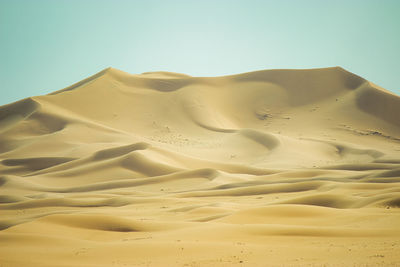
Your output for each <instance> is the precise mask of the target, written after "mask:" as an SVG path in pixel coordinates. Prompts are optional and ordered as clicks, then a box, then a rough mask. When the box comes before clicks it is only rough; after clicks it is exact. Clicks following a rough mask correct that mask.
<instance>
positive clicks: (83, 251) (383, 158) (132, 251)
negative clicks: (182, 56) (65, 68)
mask: <svg viewBox="0 0 400 267" xmlns="http://www.w3.org/2000/svg"><path fill="white" fill-rule="evenodd" d="M399 114H400V97H399V96H397V95H394V94H392V93H390V92H388V91H386V90H384V89H382V88H380V87H378V86H376V85H374V84H372V83H370V82H368V81H367V80H365V79H363V78H361V77H359V76H357V75H355V74H352V73H350V72H348V71H346V70H344V69H342V68H339V67H334V68H325V69H310V70H265V71H257V72H250V73H244V74H238V75H232V76H224V77H212V78H211V77H207V78H205V77H191V76H188V75H184V74H178V73H168V72H155V73H144V74H141V75H131V74H128V73H125V72H123V71H120V70H116V69H112V68H108V69H105V70H103V71H101V72H99V73H98V74H95V75H94V76H92V77H89V78H87V79H85V80H83V81H81V82H79V83H77V84H74V85H72V86H70V87H68V88H65V89H63V90H60V91H56V92H54V93H52V94H49V95H45V96H38V97H31V98H27V99H23V100H21V101H18V102H15V103H12V104H9V105H5V106H2V107H0V263H1V264H2V266H303V265H305V266H306V265H313V264H314V265H317V266H318V265H324V264H325V266H353V265H355V266H375V265H376V266H382V265H387V266H397V265H400V256H399V255H400V227H399V225H400V210H399V207H400V115H399Z"/></svg>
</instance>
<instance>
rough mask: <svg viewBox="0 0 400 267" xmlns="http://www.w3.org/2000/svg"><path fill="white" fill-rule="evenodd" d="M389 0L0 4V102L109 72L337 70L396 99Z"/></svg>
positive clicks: (395, 20)
mask: <svg viewBox="0 0 400 267" xmlns="http://www.w3.org/2000/svg"><path fill="white" fill-rule="evenodd" d="M399 50H400V1H397V0H380V1H379V0H374V1H372V0H353V1H352V0H343V1H342V0H336V1H328V0H318V1H317V0H291V1H288V0H286V1H285V0H279V1H278V0H275V1H267V0H264V1H261V0H259V1H257V0H241V1H239V0H236V1H235V0H213V1H208V0H202V1H191V0H186V1H185V0H173V1H169V0H158V1H156V0H142V1H127V0H126V1H123V0H121V1H117V0H113V1H111V0H110V1H106V0H87V1H84V0H79V1H77V0H75V1H74V0H35V1H33V0H26V1H22V0H8V1H7V0H0V105H2V104H6V103H10V102H13V101H16V100H19V99H22V98H25V97H28V96H33V95H40V94H46V93H50V92H52V91H55V90H59V89H62V88H64V87H66V86H68V85H70V84H72V83H75V82H77V81H79V80H81V79H84V78H86V77H88V76H90V75H92V74H94V73H96V72H98V71H100V70H102V69H104V68H106V67H109V66H112V67H115V68H118V69H121V70H124V71H127V72H130V73H142V72H146V71H157V70H165V71H174V72H182V73H186V74H190V75H193V76H219V75H225V74H234V73H241V72H248V71H253V70H260V69H273V68H315V67H330V66H342V67H344V68H346V69H347V70H349V71H351V72H354V73H356V74H358V75H360V76H362V77H364V78H366V79H368V80H370V81H372V82H374V83H376V84H378V85H380V86H382V87H384V88H386V89H388V90H391V91H393V92H396V93H397V94H400V51H399Z"/></svg>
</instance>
